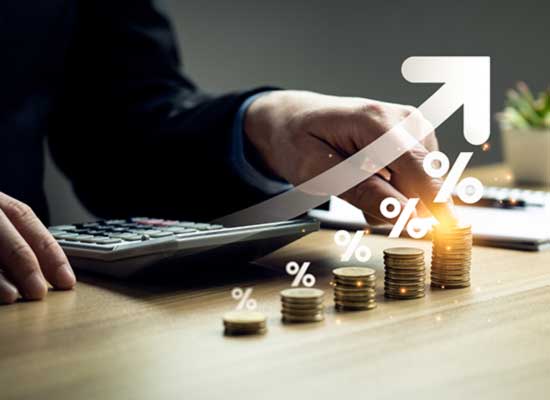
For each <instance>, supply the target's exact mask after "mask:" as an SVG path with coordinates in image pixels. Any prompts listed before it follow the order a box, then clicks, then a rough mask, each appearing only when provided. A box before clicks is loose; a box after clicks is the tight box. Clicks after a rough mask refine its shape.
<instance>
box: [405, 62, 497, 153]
mask: <svg viewBox="0 0 550 400" xmlns="http://www.w3.org/2000/svg"><path fill="white" fill-rule="evenodd" d="M401 73H402V74H403V77H404V78H405V79H406V80H408V81H409V82H413V83H432V82H441V83H444V84H445V85H444V87H443V88H442V89H444V90H445V98H443V99H441V101H442V103H441V105H440V106H441V107H443V108H449V107H448V104H450V103H454V104H456V102H457V101H458V102H460V103H461V104H463V105H464V137H465V138H466V140H467V141H468V142H470V143H471V144H473V145H480V144H483V143H485V142H486V141H487V139H489V135H490V132H491V131H490V129H491V92H490V89H491V59H490V58H489V57H409V58H407V59H406V60H405V61H404V62H403V65H402V66H401ZM422 106H424V104H423V105H422ZM422 106H421V107H422ZM454 111H455V110H453V111H452V112H454ZM428 120H429V118H428ZM432 123H433V122H432Z"/></svg>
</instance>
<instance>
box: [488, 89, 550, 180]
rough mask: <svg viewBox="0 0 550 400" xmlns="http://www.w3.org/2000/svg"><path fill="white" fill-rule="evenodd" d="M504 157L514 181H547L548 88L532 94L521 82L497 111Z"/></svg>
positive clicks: (549, 164)
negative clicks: (501, 108)
mask: <svg viewBox="0 0 550 400" xmlns="http://www.w3.org/2000/svg"><path fill="white" fill-rule="evenodd" d="M498 120H499V122H500V126H501V134H502V139H503V147H504V158H505V161H506V163H507V164H508V166H509V167H511V169H512V171H513V173H514V178H515V180H516V181H517V182H526V183H534V184H546V185H549V184H550V89H548V90H546V91H545V92H541V93H539V95H538V96H537V97H535V96H534V95H533V94H532V93H531V91H530V90H529V87H528V86H527V84H525V82H519V83H518V84H517V86H516V90H514V89H510V90H509V91H508V93H507V101H506V106H505V108H504V111H502V112H501V113H499V114H498Z"/></svg>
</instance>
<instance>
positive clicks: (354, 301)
mask: <svg viewBox="0 0 550 400" xmlns="http://www.w3.org/2000/svg"><path fill="white" fill-rule="evenodd" d="M332 273H333V275H334V305H335V307H336V310H339V311H344V310H372V309H373V308H375V307H376V274H375V271H374V270H373V269H371V268H363V267H343V268H336V269H335V270H333V271H332Z"/></svg>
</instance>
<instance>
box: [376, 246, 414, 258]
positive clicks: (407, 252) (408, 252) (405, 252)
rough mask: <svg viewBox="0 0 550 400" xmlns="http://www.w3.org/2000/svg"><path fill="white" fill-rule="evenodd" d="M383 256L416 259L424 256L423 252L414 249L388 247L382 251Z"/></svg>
mask: <svg viewBox="0 0 550 400" xmlns="http://www.w3.org/2000/svg"><path fill="white" fill-rule="evenodd" d="M384 255H386V256H392V257H418V256H422V255H424V250H422V249H418V248H416V247H390V248H389V249H385V250H384Z"/></svg>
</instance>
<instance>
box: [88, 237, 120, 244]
mask: <svg viewBox="0 0 550 400" xmlns="http://www.w3.org/2000/svg"><path fill="white" fill-rule="evenodd" d="M95 242H96V243H97V244H114V243H121V242H122V240H120V239H113V238H104V239H97V240H96V241H95Z"/></svg>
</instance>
